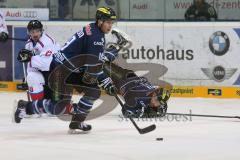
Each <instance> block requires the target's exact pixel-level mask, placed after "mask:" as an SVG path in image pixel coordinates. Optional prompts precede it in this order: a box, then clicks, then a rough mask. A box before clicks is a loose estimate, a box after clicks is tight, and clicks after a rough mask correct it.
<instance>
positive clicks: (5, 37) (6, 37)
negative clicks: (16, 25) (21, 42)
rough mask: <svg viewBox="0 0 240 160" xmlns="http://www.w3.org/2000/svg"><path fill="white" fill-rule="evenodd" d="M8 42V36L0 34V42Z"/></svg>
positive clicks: (4, 33) (3, 33)
mask: <svg viewBox="0 0 240 160" xmlns="http://www.w3.org/2000/svg"><path fill="white" fill-rule="evenodd" d="M7 40H8V34H7V33H6V32H1V33H0V42H6V41H7Z"/></svg>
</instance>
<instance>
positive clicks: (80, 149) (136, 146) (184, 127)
mask: <svg viewBox="0 0 240 160" xmlns="http://www.w3.org/2000/svg"><path fill="white" fill-rule="evenodd" d="M20 98H25V99H26V95H25V94H23V93H0V108H1V109H0V159H1V160H53V159H54V160H55V159H58V160H66V159H69V160H74V159H76V160H87V159H97V160H101V159H103V160H112V159H114V160H118V159H124V160H140V159H144V160H146V159H148V160H153V159H158V160H160V159H163V160H169V159H172V160H177V159H184V160H193V159H194V160H203V159H204V160H221V159H222V160H223V159H224V160H225V159H229V160H235V159H236V160H239V159H240V151H239V148H240V144H239V143H240V120H238V119H218V118H200V117H192V120H191V121H190V118H189V119H187V121H186V118H185V119H184V118H183V119H182V120H181V119H180V121H176V119H175V120H173V121H172V117H169V120H170V121H167V120H164V121H163V120H161V121H160V120H159V119H158V120H156V121H152V122H150V121H147V122H146V120H145V121H144V122H142V121H141V122H140V121H138V122H137V123H138V124H139V125H140V126H141V127H144V126H147V125H149V124H152V123H155V124H156V125H157V129H156V130H155V131H153V132H151V133H148V134H145V135H140V134H138V132H137V131H136V130H135V128H134V127H133V126H132V124H131V123H130V121H122V119H121V118H120V117H119V116H118V114H120V109H119V108H117V109H116V110H114V111H113V112H111V113H109V114H108V115H106V116H103V117H100V118H98V119H94V120H91V121H88V123H90V124H92V126H93V130H92V132H90V133H89V134H77V135H69V134H68V133H67V131H68V122H64V121H61V120H59V119H58V118H55V117H42V118H29V119H24V120H23V123H21V124H14V123H12V122H11V114H12V113H11V112H12V108H13V102H14V100H15V99H20ZM190 109H191V111H192V113H195V114H218V115H240V99H229V100H226V99H221V100H220V99H203V98H191V99H190V98H189V99H187V98H171V100H170V102H169V112H181V113H188V112H189V110H190ZM178 120H179V118H178ZM183 120H185V121H184V122H183ZM158 137H159V138H161V137H162V138H164V140H163V141H156V140H155V139H156V138H158Z"/></svg>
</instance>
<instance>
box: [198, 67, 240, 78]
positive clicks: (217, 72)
mask: <svg viewBox="0 0 240 160" xmlns="http://www.w3.org/2000/svg"><path fill="white" fill-rule="evenodd" d="M201 70H202V72H203V73H204V74H205V75H206V76H207V77H208V78H209V79H211V80H214V81H216V82H222V81H224V80H226V79H230V78H231V77H232V76H233V74H234V73H235V72H236V71H237V69H236V68H224V67H222V66H216V67H214V68H212V69H211V68H201Z"/></svg>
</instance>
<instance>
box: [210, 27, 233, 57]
mask: <svg viewBox="0 0 240 160" xmlns="http://www.w3.org/2000/svg"><path fill="white" fill-rule="evenodd" d="M229 47H230V40H229V38H228V36H227V34H226V33H224V32H222V31H217V32H215V33H213V35H212V36H211V37H210V39H209V48H210V50H211V51H212V53H213V54H215V55H217V56H222V55H224V54H225V53H227V51H228V49H229Z"/></svg>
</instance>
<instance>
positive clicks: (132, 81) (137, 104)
mask: <svg viewBox="0 0 240 160" xmlns="http://www.w3.org/2000/svg"><path fill="white" fill-rule="evenodd" d="M104 71H105V73H107V74H108V75H109V76H111V78H112V80H113V82H114V84H115V86H116V88H117V91H118V94H120V95H122V97H123V98H124V101H125V104H124V105H125V110H122V113H123V115H124V116H126V117H127V116H132V117H136V118H139V117H148V118H151V117H162V116H165V114H166V112H167V101H168V99H169V98H170V93H171V89H172V86H171V84H169V83H167V82H162V83H161V84H159V85H160V87H156V88H155V87H154V86H153V85H152V84H151V83H150V82H149V81H148V80H147V79H146V78H145V77H138V76H137V75H136V74H135V73H134V72H133V71H132V70H128V69H123V68H121V67H119V66H117V65H116V64H114V63H108V62H107V63H105V65H104Z"/></svg>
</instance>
